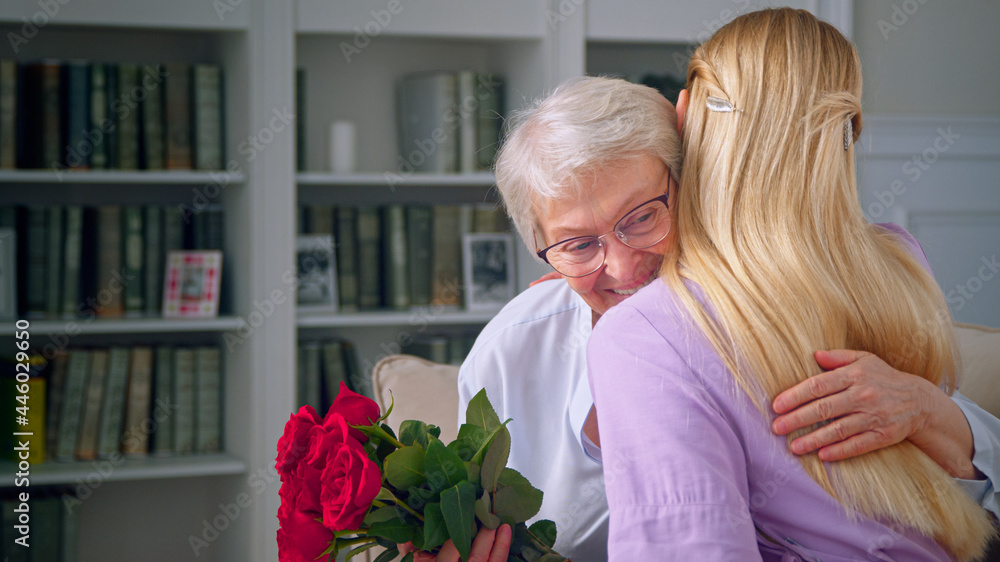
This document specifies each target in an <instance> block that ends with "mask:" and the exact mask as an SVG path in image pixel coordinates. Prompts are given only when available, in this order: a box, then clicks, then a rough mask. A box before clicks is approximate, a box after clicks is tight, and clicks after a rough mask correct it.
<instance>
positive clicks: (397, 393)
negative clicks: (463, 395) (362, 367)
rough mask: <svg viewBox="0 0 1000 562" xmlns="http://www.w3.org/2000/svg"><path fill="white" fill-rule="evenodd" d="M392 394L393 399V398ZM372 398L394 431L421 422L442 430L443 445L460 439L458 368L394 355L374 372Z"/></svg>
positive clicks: (381, 362)
mask: <svg viewBox="0 0 1000 562" xmlns="http://www.w3.org/2000/svg"><path fill="white" fill-rule="evenodd" d="M390 393H391V396H390ZM372 394H373V395H374V398H375V402H377V403H378V405H379V407H380V408H382V411H383V412H385V411H386V409H387V408H388V407H389V404H390V402H393V401H394V403H393V407H392V413H391V414H390V415H389V417H388V419H387V420H386V421H387V423H388V424H389V427H391V428H392V429H393V430H394V431H397V432H398V430H399V424H400V423H401V422H403V421H404V420H420V421H422V422H426V423H429V424H434V425H436V426H438V427H440V428H441V441H444V442H445V443H450V442H451V441H453V440H454V439H455V437H456V436H457V435H458V367H456V366H454V365H442V364H440V363H434V362H431V361H428V360H426V359H421V358H420V357H414V356H413V355H391V356H389V357H386V358H385V359H382V360H381V361H379V362H378V363H376V364H375V367H374V368H373V369H372Z"/></svg>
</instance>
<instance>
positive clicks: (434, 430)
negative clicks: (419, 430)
mask: <svg viewBox="0 0 1000 562" xmlns="http://www.w3.org/2000/svg"><path fill="white" fill-rule="evenodd" d="M427 433H429V434H430V435H433V436H434V437H437V438H438V439H440V438H441V428H440V427H438V426H436V425H428V426H427Z"/></svg>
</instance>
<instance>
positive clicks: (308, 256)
mask: <svg viewBox="0 0 1000 562" xmlns="http://www.w3.org/2000/svg"><path fill="white" fill-rule="evenodd" d="M295 264H296V271H297V277H298V283H297V290H296V300H297V302H298V304H299V306H302V307H308V308H312V309H319V308H321V309H323V310H324V311H326V312H337V311H338V310H339V302H340V298H339V292H338V287H337V256H336V254H335V253H334V242H333V236H332V235H330V234H309V235H300V236H299V237H298V238H297V239H296V243H295Z"/></svg>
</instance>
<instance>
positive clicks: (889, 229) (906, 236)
mask: <svg viewBox="0 0 1000 562" xmlns="http://www.w3.org/2000/svg"><path fill="white" fill-rule="evenodd" d="M874 226H875V227H876V228H877V229H878V230H879V231H881V232H882V233H884V234H886V235H889V236H891V237H892V238H893V239H894V240H896V241H897V242H901V243H902V244H903V246H904V247H905V248H906V249H907V251H909V252H910V255H911V256H913V257H914V258H916V260H917V261H918V262H919V263H920V265H922V266H923V267H924V269H926V270H927V271H930V272H931V273H932V274H933V270H932V269H931V265H930V262H928V261H927V255H926V254H925V253H924V248H923V247H922V246H921V245H920V242H918V241H917V239H916V238H914V236H913V235H912V234H910V233H909V231H907V230H906V229H905V228H903V227H901V226H899V225H898V224H895V223H891V222H883V223H877V224H875V225H874Z"/></svg>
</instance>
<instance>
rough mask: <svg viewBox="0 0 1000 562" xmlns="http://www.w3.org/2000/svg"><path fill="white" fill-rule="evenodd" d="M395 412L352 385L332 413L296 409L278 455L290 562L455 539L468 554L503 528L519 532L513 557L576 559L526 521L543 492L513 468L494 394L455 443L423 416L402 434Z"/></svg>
mask: <svg viewBox="0 0 1000 562" xmlns="http://www.w3.org/2000/svg"><path fill="white" fill-rule="evenodd" d="M389 411H390V412H391V411H392V406H390V407H389ZM388 415H389V412H386V413H385V415H380V412H379V407H378V405H377V404H376V403H375V402H374V401H372V400H370V399H368V398H366V397H364V396H361V395H360V394H356V393H354V392H351V391H350V390H348V388H347V387H346V386H345V385H344V384H343V383H341V386H340V392H339V393H338V394H337V397H336V399H335V400H334V402H333V404H332V405H331V406H330V411H329V412H327V414H326V417H324V418H322V419H321V418H320V417H319V415H318V414H317V413H316V410H314V409H313V408H312V407H311V406H303V407H302V408H301V409H299V411H298V412H297V413H295V414H292V417H291V419H290V420H288V423H287V424H285V433H284V435H283V436H282V437H281V439H280V440H279V441H278V457H277V460H276V466H277V469H278V473H279V474H280V475H281V490H280V492H279V493H280V495H281V507H280V509H279V510H278V521H279V522H280V524H281V528H280V529H279V530H278V552H279V558H280V560H281V562H292V561H295V562H298V561H312V560H317V559H320V558H321V557H326V558H327V559H331V560H332V559H333V558H334V557H336V556H337V554H338V553H339V552H341V551H342V550H344V549H350V550H349V551H348V553H347V558H348V559H350V558H351V557H353V556H355V555H357V554H360V553H362V552H364V551H366V550H368V549H371V548H374V547H375V546H382V547H384V548H385V549H386V551H385V552H383V553H382V554H381V555H380V556H379V557H378V558H376V562H386V561H389V560H393V559H394V558H395V557H396V556H398V555H399V551H398V549H397V544H403V543H413V546H414V547H416V548H417V549H419V550H423V551H427V552H431V553H434V552H436V551H437V550H439V549H440V548H441V546H442V545H443V544H444V543H445V541H447V540H449V539H450V540H451V541H452V543H454V545H455V548H456V549H457V550H458V552H459V554H460V555H461V556H462V558H463V559H468V557H469V550H470V548H471V546H472V539H473V537H475V535H476V533H477V531H478V529H479V528H481V527H488V528H490V529H496V528H497V527H499V526H500V525H501V524H503V523H507V524H508V525H510V526H511V530H512V531H513V533H512V540H511V547H510V555H509V558H508V561H518V562H522V561H523V562H527V561H529V560H532V561H541V562H559V561H565V560H566V558H564V557H562V556H561V555H559V554H558V553H556V552H555V551H553V550H552V545H553V544H554V543H555V538H556V526H555V523H553V522H552V521H548V520H541V521H536V522H535V523H533V524H532V525H531V526H530V527H528V526H527V525H526V524H525V521H527V520H528V519H530V518H532V517H534V515H535V514H536V513H538V510H539V509H540V508H541V506H542V491H541V490H538V489H536V488H534V487H533V486H532V485H531V484H530V483H529V482H528V480H527V479H526V478H525V477H523V476H521V474H520V473H518V472H517V471H516V470H513V469H511V468H507V466H506V464H507V457H508V455H509V454H510V432H508V431H507V428H506V424H507V423H508V422H509V421H510V420H507V421H505V422H503V423H501V422H500V419H499V418H498V417H497V414H496V412H495V411H494V409H493V406H492V405H491V404H490V402H489V400H488V399H487V398H486V392H485V391H480V392H479V394H477V395H476V396H475V398H473V399H472V401H471V402H469V407H468V410H467V412H466V420H467V423H465V424H462V427H461V428H459V432H458V437H457V438H456V439H455V440H454V441H453V442H451V443H449V444H447V445H445V444H444V443H442V442H441V440H440V439H438V437H439V436H440V434H441V430H440V428H438V427H436V426H433V425H428V424H426V423H424V422H421V421H416V420H408V421H405V422H403V423H402V424H401V425H400V427H399V435H398V436H397V435H396V433H395V432H393V430H392V429H391V428H390V427H389V426H388V425H387V424H385V423H383V421H384V420H385V418H386V417H387V416H388ZM412 558H413V554H412V553H410V554H407V555H406V557H404V559H403V560H404V561H407V560H412Z"/></svg>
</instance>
